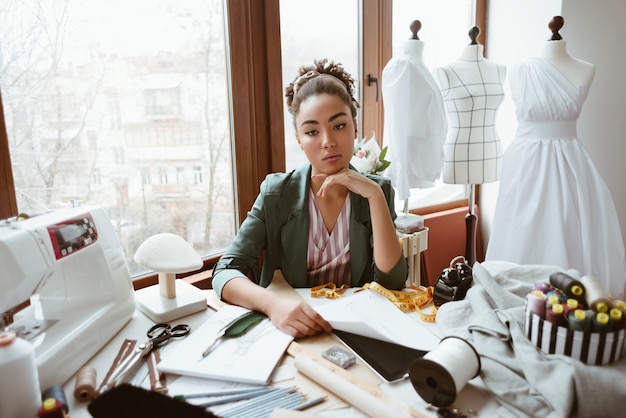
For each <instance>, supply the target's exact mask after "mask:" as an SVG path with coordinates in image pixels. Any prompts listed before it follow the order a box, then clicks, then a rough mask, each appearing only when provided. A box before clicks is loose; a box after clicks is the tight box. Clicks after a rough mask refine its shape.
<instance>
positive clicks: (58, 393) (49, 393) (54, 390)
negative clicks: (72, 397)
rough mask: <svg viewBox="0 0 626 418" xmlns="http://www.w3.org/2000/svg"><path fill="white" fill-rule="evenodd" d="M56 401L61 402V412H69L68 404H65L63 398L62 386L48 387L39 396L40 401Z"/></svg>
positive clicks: (65, 401)
mask: <svg viewBox="0 0 626 418" xmlns="http://www.w3.org/2000/svg"><path fill="white" fill-rule="evenodd" d="M50 398H51V399H56V400H57V401H59V402H61V405H63V410H64V411H65V413H66V414H68V413H69V412H70V407H69V404H68V403H67V398H66V397H65V391H64V390H63V387H62V386H58V385H56V386H50V387H49V388H48V389H46V390H44V391H43V393H42V394H41V399H44V400H45V399H50Z"/></svg>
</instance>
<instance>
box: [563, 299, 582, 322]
mask: <svg viewBox="0 0 626 418" xmlns="http://www.w3.org/2000/svg"><path fill="white" fill-rule="evenodd" d="M576 309H582V305H581V304H580V302H579V301H578V300H577V299H572V298H569V299H567V300H566V301H565V304H564V305H563V314H564V315H565V317H566V318H567V316H568V315H569V313H570V312H572V311H575V310H576Z"/></svg>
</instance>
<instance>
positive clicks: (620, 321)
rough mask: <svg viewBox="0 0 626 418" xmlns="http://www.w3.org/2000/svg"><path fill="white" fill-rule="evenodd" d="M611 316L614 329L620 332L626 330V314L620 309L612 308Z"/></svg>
mask: <svg viewBox="0 0 626 418" xmlns="http://www.w3.org/2000/svg"><path fill="white" fill-rule="evenodd" d="M609 316H610V317H611V320H612V321H613V329H614V330H616V331H617V330H620V329H624V328H626V314H624V312H622V311H620V310H619V309H618V308H611V310H610V311H609Z"/></svg>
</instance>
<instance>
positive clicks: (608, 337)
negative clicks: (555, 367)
mask: <svg viewBox="0 0 626 418" xmlns="http://www.w3.org/2000/svg"><path fill="white" fill-rule="evenodd" d="M524 332H525V334H526V336H527V337H528V338H529V339H530V340H531V341H532V342H533V343H534V344H535V345H536V346H537V347H538V348H539V349H540V350H541V351H543V352H544V353H547V354H563V355H566V356H568V357H572V358H575V359H578V360H580V361H582V362H583V363H585V364H590V365H606V364H609V363H612V362H614V361H616V360H618V359H619V358H621V357H622V356H623V355H624V352H626V329H620V330H616V331H607V332H591V331H574V330H572V329H570V328H567V327H563V326H558V325H555V324H553V323H551V322H549V321H547V320H545V319H543V318H541V317H540V316H539V315H537V314H536V313H534V312H532V311H531V310H530V309H529V307H528V304H527V305H526V309H525V318H524Z"/></svg>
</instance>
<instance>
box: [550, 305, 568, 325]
mask: <svg viewBox="0 0 626 418" xmlns="http://www.w3.org/2000/svg"><path fill="white" fill-rule="evenodd" d="M546 321H548V322H550V323H552V324H553V325H556V326H559V327H567V320H566V319H565V316H564V315H563V305H562V304H560V303H555V304H554V305H552V307H551V309H546Z"/></svg>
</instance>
